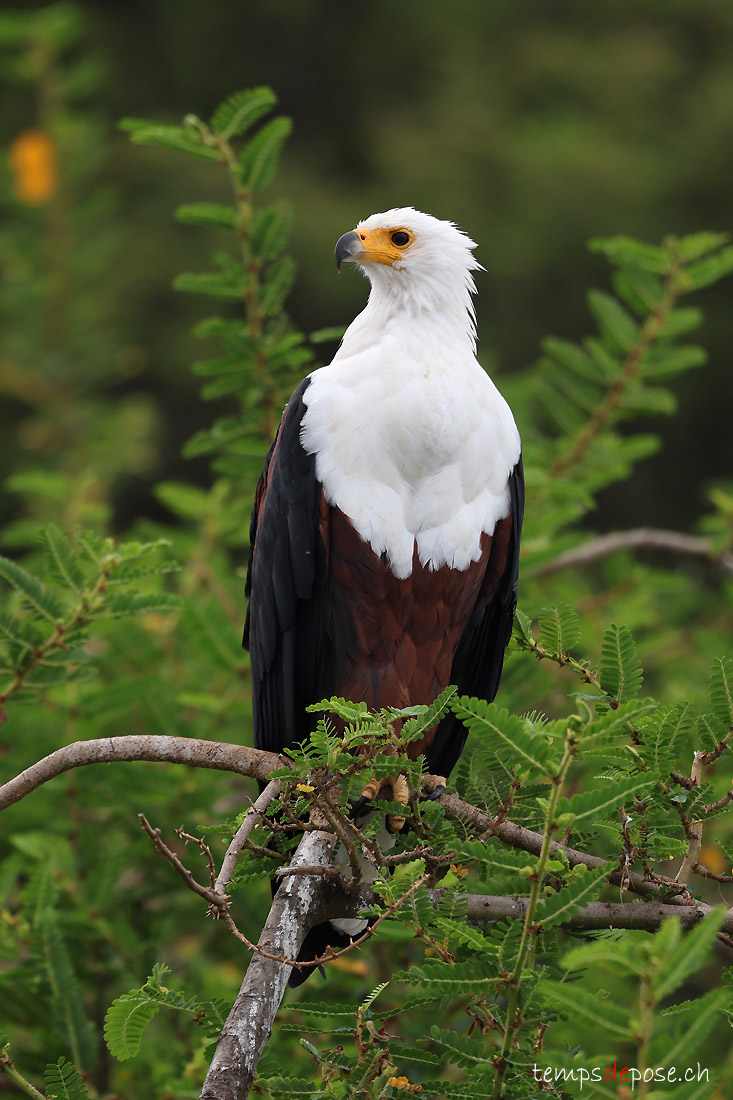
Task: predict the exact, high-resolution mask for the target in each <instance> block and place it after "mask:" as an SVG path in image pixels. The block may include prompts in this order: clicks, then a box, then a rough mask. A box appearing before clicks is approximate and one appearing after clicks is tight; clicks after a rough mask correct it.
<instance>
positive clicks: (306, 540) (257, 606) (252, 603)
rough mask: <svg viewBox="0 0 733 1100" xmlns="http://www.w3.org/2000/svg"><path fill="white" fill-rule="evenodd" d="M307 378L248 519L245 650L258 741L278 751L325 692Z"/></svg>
mask: <svg viewBox="0 0 733 1100" xmlns="http://www.w3.org/2000/svg"><path fill="white" fill-rule="evenodd" d="M309 384H310V379H308V378H306V379H304V381H303V382H301V384H300V385H299V386H298V388H297V389H296V390H295V392H294V394H293V396H292V397H291V398H290V401H289V402H288V405H287V408H286V409H285V412H284V413H283V418H282V421H281V424H280V427H279V429H278V433H277V436H276V438H275V442H274V443H273V445H272V447H271V448H270V451H269V454H268V456H267V459H266V461H265V468H264V470H263V473H262V477H261V478H260V482H259V485H258V487H257V494H256V496H255V505H254V508H253V510H252V520H251V523H250V559H249V567H248V570H247V581H246V585H245V594H246V595H247V596H248V597H249V606H248V608H247V618H246V621H245V624H244V640H243V644H244V646H245V648H247V649H249V651H250V659H251V665H252V711H253V716H254V729H255V745H256V746H257V748H260V749H267V750H269V751H270V752H279V751H280V750H281V749H282V748H284V747H285V746H286V745H292V744H294V743H296V742H298V741H302V740H303V739H304V738H306V737H307V736H308V734H309V732H310V724H309V721H310V716H309V715H307V714H306V713H305V708H306V706H308V705H309V704H310V703H312V702H313V701H314V700H316V699H320V698H321V694H322V690H323V687H324V679H323V658H324V641H325V634H326V615H327V580H328V561H327V551H326V547H325V546H324V544H323V540H322V538H321V536H320V534H319V529H318V519H319V514H320V507H321V494H322V489H321V485H320V482H319V481H318V480H317V478H316V470H315V458H314V456H313V455H309V454H306V452H305V451H304V450H303V447H302V445H301V442H300V425H301V420H302V419H303V416H304V414H305V411H306V405H305V402H304V401H303V395H304V393H305V391H306V389H307V387H308V385H309Z"/></svg>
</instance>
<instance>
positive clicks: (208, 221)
mask: <svg viewBox="0 0 733 1100" xmlns="http://www.w3.org/2000/svg"><path fill="white" fill-rule="evenodd" d="M176 218H177V219H178V221H179V222H184V223H185V224H186V225H205V226H212V227H213V228H214V229H235V228H236V226H237V221H238V213H237V211H236V210H235V209H234V207H232V206H224V205H222V204H221V203H218V202H190V203H186V204H185V205H184V206H179V207H178V209H177V210H176Z"/></svg>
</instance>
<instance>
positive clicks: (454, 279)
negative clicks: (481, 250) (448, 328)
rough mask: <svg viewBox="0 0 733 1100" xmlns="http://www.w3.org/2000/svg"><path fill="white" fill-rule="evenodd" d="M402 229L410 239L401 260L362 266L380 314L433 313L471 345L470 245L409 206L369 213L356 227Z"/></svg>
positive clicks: (449, 226) (475, 267) (451, 226)
mask: <svg viewBox="0 0 733 1100" xmlns="http://www.w3.org/2000/svg"><path fill="white" fill-rule="evenodd" d="M398 228H399V229H402V228H404V229H407V230H408V231H409V232H410V233H411V234H412V236H413V240H412V243H411V244H410V246H409V248H407V249H406V251H405V253H404V256H403V258H402V259H399V260H397V261H396V262H395V263H394V264H392V265H391V266H386V265H384V264H377V263H365V264H363V265H360V266H361V269H362V271H363V273H364V274H365V275H366V277H367V278H368V279H369V281H370V282H371V284H372V288H373V290H372V297H373V298H374V299H375V303H374V304H375V305H377V306H378V307H379V308H380V310H386V311H388V312H389V313H392V312H396V311H406V312H407V313H408V314H410V315H413V316H414V315H416V314H418V313H421V312H439V313H440V314H442V315H443V316H445V317H446V319H448V318H450V320H451V321H452V322H453V323H454V324H455V325H456V327H457V328H459V329H463V330H464V331H465V332H466V333H467V334H468V335H469V336H470V338H471V340H472V341H473V343H474V346H475V341H476V313H475V310H474V305H473V299H472V295H473V294H475V293H476V284H475V283H474V280H473V275H472V274H471V273H472V272H473V271H483V267H482V266H481V264H480V263H479V262H478V260H477V259H476V258H475V257H474V255H473V249H474V248H475V247H476V242H475V241H472V240H471V238H470V237H469V236H468V235H467V234H466V233H464V232H463V230H461V229H459V228H458V226H457V225H455V223H454V222H449V221H441V220H440V219H439V218H434V217H433V216H432V215H431V214H423V213H422V211H421V210H415V209H413V207H411V206H404V207H396V208H395V209H393V210H385V211H384V213H382V214H372V215H371V216H370V217H368V218H366V219H365V220H364V221H362V222H359V224H358V225H357V226H356V229H355V232H356V233H358V232H359V230H360V229H365V230H374V229H398Z"/></svg>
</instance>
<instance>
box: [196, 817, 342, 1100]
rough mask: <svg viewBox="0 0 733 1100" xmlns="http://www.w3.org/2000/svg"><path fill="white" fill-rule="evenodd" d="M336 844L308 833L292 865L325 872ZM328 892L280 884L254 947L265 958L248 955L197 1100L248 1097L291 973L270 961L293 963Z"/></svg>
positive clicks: (317, 885) (299, 878) (300, 878)
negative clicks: (288, 960) (248, 962)
mask: <svg viewBox="0 0 733 1100" xmlns="http://www.w3.org/2000/svg"><path fill="white" fill-rule="evenodd" d="M335 843H336V837H335V836H333V835H331V834H330V833H325V832H322V831H321V830H318V831H316V832H309V833H306V834H305V836H304V837H303V839H302V840H301V842H300V845H299V847H298V850H297V852H296V853H295V856H294V857H293V861H292V864H291V866H293V867H297V866H300V865H302V864H310V865H313V866H316V867H323V868H325V867H327V866H328V865H329V864H330V861H331V853H332V851H333V847H334V844H335ZM326 889H327V887H326V884H325V880H324V879H323V878H322V877H320V876H310V875H309V876H306V875H293V876H292V877H290V878H288V879H286V881H285V882H283V883H282V884H281V886H280V888H279V890H278V891H277V894H276V895H275V899H274V901H273V903H272V908H271V909H270V915H269V916H268V918H267V921H266V922H265V925H264V927H263V929H262V933H261V935H260V938H259V942H258V945H257V946H258V947H259V948H261V949H262V951H263V952H267V954H266V955H265V954H262V953H260V951H257V952H255V954H254V955H253V956H252V960H251V962H250V964H249V967H248V969H247V973H246V975H245V978H244V981H243V983H242V988H241V989H240V991H239V995H238V996H237V999H236V1001H235V1002H234V1005H233V1007H232V1010H231V1012H230V1013H229V1017H228V1019H227V1022H226V1023H225V1025H224V1029H223V1031H222V1033H221V1035H220V1037H219V1042H218V1044H217V1048H216V1052H215V1054H214V1058H213V1061H212V1063H211V1066H210V1067H209V1072H208V1073H207V1075H206V1080H205V1081H204V1087H203V1089H202V1091H201V1100H244V1098H245V1097H246V1096H248V1095H249V1090H250V1088H251V1086H252V1081H253V1079H254V1074H255V1070H256V1068H257V1063H258V1062H259V1059H260V1055H261V1054H262V1051H263V1050H264V1047H265V1044H266V1043H267V1040H268V1039H269V1038H270V1033H271V1031H272V1025H273V1021H274V1019H275V1014H276V1013H277V1010H278V1008H279V1007H280V1002H281V1001H282V998H283V994H284V993H285V987H286V985H287V981H288V978H289V977H290V973H291V970H292V967H291V966H287V965H283V963H282V962H281V961H280V959H279V958H277V957H273V956H281V957H282V958H290V959H295V958H297V956H298V952H299V951H300V948H301V945H302V943H303V940H304V939H305V936H306V934H307V932H308V931H309V929H310V928H311V927H312V926H313V925H314V924H317V923H319V922H320V921H321V920H324V919H326V917H325V916H324V912H323V909H324V898H325V897H326ZM352 904H353V903H352Z"/></svg>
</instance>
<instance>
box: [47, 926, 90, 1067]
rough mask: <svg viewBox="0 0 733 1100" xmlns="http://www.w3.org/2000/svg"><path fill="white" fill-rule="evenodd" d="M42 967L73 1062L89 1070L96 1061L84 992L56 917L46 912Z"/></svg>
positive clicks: (58, 1022) (57, 1019) (60, 1029)
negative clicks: (83, 996) (85, 1009)
mask: <svg viewBox="0 0 733 1100" xmlns="http://www.w3.org/2000/svg"><path fill="white" fill-rule="evenodd" d="M38 923H39V931H40V938H41V952H42V958H43V965H44V968H45V971H46V975H47V977H48V981H49V984H50V986H51V992H52V998H53V1009H54V1017H55V1019H56V1023H57V1026H58V1028H59V1031H60V1032H61V1034H62V1035H63V1036H64V1039H65V1040H66V1042H67V1043H68V1045H69V1049H70V1050H71V1053H72V1056H73V1059H74V1063H75V1064H76V1065H78V1066H81V1068H82V1069H86V1068H88V1067H89V1066H91V1065H92V1064H93V1062H94V1055H95V1047H96V1043H95V1036H94V1031H93V1029H92V1025H91V1023H90V1021H89V1020H88V1018H87V1016H86V1015H85V1012H84V1002H83V998H82V991H81V987H80V986H79V983H78V981H77V978H76V975H75V973H74V968H73V965H72V962H71V957H70V955H69V952H68V950H67V948H66V944H65V943H64V941H63V939H62V937H61V932H60V930H59V927H58V921H57V919H56V914H55V912H54V911H53V910H46V911H45V913H43V914H42V915H41V917H40V918H39V922H38Z"/></svg>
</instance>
